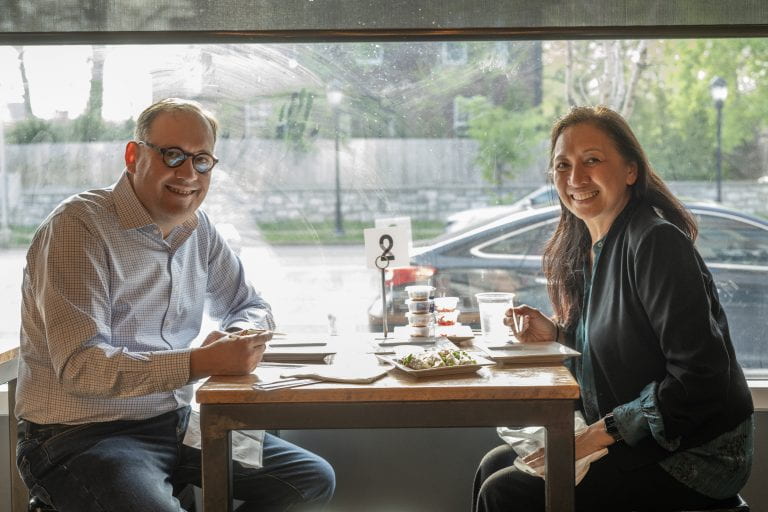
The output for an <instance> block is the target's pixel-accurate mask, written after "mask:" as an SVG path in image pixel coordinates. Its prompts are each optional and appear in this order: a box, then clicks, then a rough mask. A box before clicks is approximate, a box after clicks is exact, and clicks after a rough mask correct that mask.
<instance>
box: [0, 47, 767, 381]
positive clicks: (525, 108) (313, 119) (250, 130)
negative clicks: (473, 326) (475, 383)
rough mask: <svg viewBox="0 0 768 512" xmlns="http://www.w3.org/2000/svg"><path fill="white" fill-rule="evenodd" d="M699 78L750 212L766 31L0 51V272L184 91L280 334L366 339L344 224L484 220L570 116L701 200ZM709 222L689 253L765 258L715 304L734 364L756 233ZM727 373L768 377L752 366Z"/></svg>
mask: <svg viewBox="0 0 768 512" xmlns="http://www.w3.org/2000/svg"><path fill="white" fill-rule="evenodd" d="M714 76H721V77H724V78H725V79H726V80H727V81H728V84H729V94H728V97H727V100H726V102H725V104H724V105H723V119H724V124H723V126H722V135H723V137H722V142H723V147H722V151H723V153H722V154H723V158H722V164H723V167H722V177H723V182H722V186H723V198H724V203H725V204H724V205H723V206H724V207H725V208H731V209H732V210H733V211H740V212H745V213H749V214H752V215H755V216H758V217H766V216H768V207H767V206H766V201H765V193H766V192H765V187H768V183H758V181H757V179H758V178H759V177H761V176H763V175H764V174H765V169H766V168H768V160H767V159H766V155H768V138H766V136H765V133H766V129H767V128H766V124H765V120H766V119H768V93H766V91H768V38H752V39H738V38H729V39H698V40H682V39H669V40H643V41H639V40H616V41H610V40H599V41H587V40H578V41H561V40H557V41H555V40H553V41H431V42H418V41H411V42H344V43H341V42H323V43H313V44H309V43H301V44H299V43H285V44H240V43H238V44H185V45H95V46H87V45H60V46H42V45H40V46H38V45H35V46H28V47H24V46H2V47H0V244H1V245H2V249H0V256H2V257H4V258H5V259H3V260H2V261H3V262H4V263H3V265H4V266H3V268H2V269H1V270H2V271H3V273H4V274H6V275H13V276H18V279H19V280H20V276H21V268H22V266H23V253H24V249H25V248H26V247H27V245H28V243H29V240H30V238H31V236H32V233H33V232H34V230H35V227H36V226H37V225H38V223H39V222H40V221H41V220H42V219H43V218H44V217H45V216H46V215H47V214H48V213H49V212H50V211H51V209H52V208H53V206H54V205H55V204H57V203H58V202H59V201H61V200H62V199H64V198H66V197H67V196H69V195H71V194H73V193H77V192H79V191H81V190H85V189H89V188H97V187H105V186H109V185H110V184H112V183H113V182H115V181H116V179H117V177H118V176H119V174H120V172H121V171H122V169H123V161H122V158H123V157H122V155H123V150H124V147H125V142H126V141H127V140H129V139H130V138H131V137H132V132H133V124H134V119H135V117H136V115H137V114H138V113H139V112H140V111H141V110H142V109H143V108H144V107H145V106H147V105H148V104H150V103H151V102H152V101H153V100H155V99H159V98H161V97H167V96H188V97H191V99H196V100H198V101H200V102H202V103H203V104H204V105H206V106H207V107H209V108H210V109H212V110H213V111H214V112H215V114H216V115H217V117H218V118H219V120H220V122H221V131H220V137H219V140H218V143H217V148H216V152H217V156H218V157H219V158H220V159H221V162H220V164H219V165H218V166H217V167H216V169H215V171H214V176H213V184H212V188H211V191H210V193H209V196H208V197H207V198H206V203H205V204H204V207H205V208H206V210H207V211H208V212H209V214H210V215H211V216H212V217H213V218H214V220H215V221H216V222H217V223H219V224H221V225H223V226H224V227H225V228H224V229H225V231H226V233H227V237H228V238H229V239H230V240H231V241H232V243H233V244H235V243H236V244H237V245H238V247H240V254H241V256H242V258H243V262H244V264H245V266H246V268H247V271H248V272H249V275H250V276H251V279H252V280H253V282H254V284H255V285H256V286H257V287H258V288H260V289H261V290H262V291H263V292H264V294H265V296H266V297H267V298H268V299H269V300H270V301H271V302H272V304H273V306H274V308H275V311H276V314H277V317H278V322H279V323H280V324H281V326H282V327H283V328H285V329H288V328H291V329H302V330H315V331H316V330H317V329H318V328H320V329H325V328H326V327H327V321H328V320H327V318H328V314H329V313H330V314H333V315H334V316H335V317H336V318H337V324H336V325H337V328H338V330H339V331H340V332H345V331H346V332H350V331H355V330H367V329H368V328H369V326H368V313H369V311H368V309H369V306H370V305H371V304H372V303H373V301H374V300H375V298H376V297H377V296H378V286H380V285H379V283H378V281H377V277H378V276H377V275H376V274H375V273H373V272H371V271H369V270H367V269H366V268H365V265H364V262H363V261H362V259H363V256H362V255H361V254H362V230H363V229H364V228H367V227H371V226H372V225H373V222H374V220H375V219H376V218H380V217H403V216H407V217H410V218H411V225H412V231H413V238H414V240H416V241H419V240H426V239H434V237H436V236H438V235H442V237H443V238H442V240H446V239H447V238H450V237H452V236H459V235H460V234H461V233H460V232H452V233H444V231H446V225H447V224H448V225H450V223H449V222H448V221H449V218H450V217H452V216H453V215H455V214H458V213H460V212H466V215H463V217H464V218H469V219H475V218H478V217H479V218H480V219H481V220H482V218H483V214H482V211H483V210H484V209H485V208H487V207H499V208H505V207H508V206H510V205H514V204H515V203H517V202H518V201H520V200H522V199H523V198H524V197H525V196H526V194H529V193H531V192H533V191H536V190H539V188H540V187H541V186H542V185H544V184H545V183H546V176H545V172H544V171H545V169H546V167H547V144H548V140H547V139H548V128H549V126H550V125H551V122H552V121H553V119H555V118H556V117H557V116H558V115H560V114H562V113H563V112H565V111H566V110H567V108H568V107H569V105H571V104H575V103H579V104H581V103H589V104H596V103H605V104H608V105H609V106H611V107H613V108H615V109H617V110H619V111H620V112H622V113H623V114H624V115H625V116H626V117H627V118H628V119H629V121H630V123H631V124H632V126H633V127H634V128H635V130H636V132H637V134H638V136H639V138H640V141H641V142H642V144H643V146H644V148H645V149H646V150H647V152H648V155H649V158H650V160H651V162H652V163H653V165H654V167H655V168H656V169H657V170H658V172H659V173H660V174H661V175H662V176H663V177H664V178H665V180H667V181H668V182H669V183H670V185H671V186H672V188H673V190H676V191H677V192H678V193H679V194H680V195H681V196H683V195H684V196H686V197H688V198H692V199H707V198H712V197H714V194H715V176H716V166H715V150H714V148H715V147H716V133H717V130H716V119H717V115H716V109H715V107H714V105H713V102H712V98H711V96H710V93H709V83H710V81H711V79H712V78H713V77H714ZM332 84H334V86H335V87H338V93H339V97H340V98H341V99H340V101H338V103H333V104H332V103H331V102H330V101H329V95H328V91H329V89H330V87H331V85H332ZM337 140H338V146H337V145H336V142H337ZM337 178H338V179H337ZM337 183H338V185H337ZM537 197H538V196H537ZM551 197H552V198H554V195H552V196H551ZM337 199H338V200H339V202H340V206H341V214H342V219H341V220H342V222H343V228H344V229H343V235H341V234H338V233H337V231H336V230H335V215H336V214H335V204H336V201H337ZM536 202H537V201H536V200H535V199H532V200H531V201H529V203H531V204H527V205H526V207H530V206H533V207H535V206H537V204H536ZM553 202H554V203H555V204H556V203H557V201H556V199H549V198H548V197H547V198H546V201H545V202H544V204H545V205H548V204H552V203H553ZM708 221H709V219H707V218H705V219H704V220H703V221H702V222H703V223H706V222H708ZM713 226H714V227H712V229H709V228H706V227H705V226H704V225H703V226H702V229H701V233H702V234H701V238H700V240H699V246H700V248H701V251H702V253H703V254H704V256H705V258H706V259H707V261H710V262H716V261H721V262H723V263H730V264H740V265H762V266H763V267H762V269H758V270H753V271H752V272H754V273H753V274H751V275H750V279H749V282H750V283H751V284H752V285H753V288H750V295H749V296H750V297H752V298H754V300H751V299H750V300H751V301H746V300H744V301H741V302H739V303H738V304H736V302H733V303H728V304H726V308H735V307H737V306H738V307H742V308H744V311H741V312H739V311H736V310H735V309H729V310H727V311H728V313H729V322H730V326H731V330H732V334H733V335H734V339H737V338H738V339H740V340H748V342H744V343H743V344H742V345H740V346H739V347H737V348H738V349H739V350H741V351H742V352H744V353H745V354H746V353H749V352H750V350H752V349H753V348H754V347H755V346H756V345H757V343H758V341H759V339H758V338H759V337H760V336H761V335H762V334H761V333H760V329H754V328H752V327H754V326H753V325H752V324H750V321H749V320H747V319H748V318H756V317H759V318H764V317H765V315H763V314H762V313H760V312H761V311H765V309H766V302H768V299H767V298H766V297H768V292H766V290H768V283H766V281H768V277H766V271H765V270H764V267H765V265H766V250H767V249H766V246H768V242H766V241H765V233H764V231H760V230H756V231H755V232H752V231H749V232H745V231H744V230H743V229H742V228H740V227H738V229H737V226H738V225H735V224H732V223H730V222H729V221H728V219H721V220H718V221H717V224H716V225H713ZM548 229H549V227H546V228H539V229H537V230H535V231H529V232H525V233H521V235H522V236H520V237H517V236H515V237H508V238H505V239H503V240H500V241H499V242H498V243H497V244H494V245H490V246H488V247H486V248H484V251H485V253H486V254H491V255H493V256H494V258H488V259H495V260H496V261H497V262H498V261H501V260H502V258H503V257H504V256H505V255H513V254H519V255H523V254H528V255H540V254H541V246H542V244H543V240H545V239H546V236H547V235H548V232H547V233H545V231H547V230H548ZM526 237H527V238H526ZM472 264H473V265H474V266H475V267H476V268H477V272H478V274H482V273H483V272H485V271H486V269H484V268H483V266H482V265H483V263H482V261H473V262H472ZM736 277H738V276H736ZM736 277H733V276H729V277H728V279H730V282H733V283H742V282H746V281H738V280H737V279H736ZM534 285H540V286H541V287H542V288H541V289H540V290H539V292H541V296H542V297H544V296H545V293H544V289H543V284H542V283H537V282H533V281H532V282H531V284H530V286H534ZM5 286H7V288H5ZM740 286H741V285H740ZM18 289H19V286H18V283H15V282H13V281H11V282H9V283H6V281H3V282H2V283H0V295H1V296H2V298H3V299H6V304H7V303H9V302H10V305H9V306H8V307H6V308H3V309H1V310H0V315H6V316H5V317H0V329H2V328H3V327H2V326H9V327H7V329H9V333H10V335H12V336H14V337H15V336H16V331H17V329H16V327H14V326H15V325H16V324H17V323H18V314H17V312H18V307H17V306H15V305H14V304H16V305H17V304H18V301H19V297H18ZM743 289H744V286H741V288H740V290H743ZM732 290H734V289H733V288H732ZM537 293H538V292H537ZM734 296H736V295H735V291H734ZM464 299H465V300H469V298H467V297H464ZM761 308H762V309H761ZM750 315H751V316H750ZM761 315H762V316H761ZM762 330H764V329H762ZM744 361H750V362H749V363H748V364H750V365H751V367H761V366H766V367H768V354H762V353H760V354H755V353H752V354H751V357H749V358H744Z"/></svg>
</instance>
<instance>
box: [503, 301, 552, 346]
mask: <svg viewBox="0 0 768 512" xmlns="http://www.w3.org/2000/svg"><path fill="white" fill-rule="evenodd" d="M515 319H517V324H518V325H517V326H515ZM504 325H508V326H509V327H511V328H512V334H514V335H515V337H516V338H517V339H518V340H520V341H521V342H523V343H530V342H537V341H554V340H555V336H556V335H557V326H555V323H554V322H553V321H552V320H550V319H549V318H547V317H546V316H545V315H544V314H543V313H542V312H541V311H539V310H538V309H536V308H532V307H531V306H526V305H522V306H518V307H516V308H509V309H508V310H507V313H506V316H505V317H504Z"/></svg>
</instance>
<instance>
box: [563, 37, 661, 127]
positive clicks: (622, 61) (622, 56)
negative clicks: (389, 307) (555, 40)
mask: <svg viewBox="0 0 768 512" xmlns="http://www.w3.org/2000/svg"><path fill="white" fill-rule="evenodd" d="M647 58H648V51H647V41H587V42H584V41H579V42H576V41H568V42H567V43H566V61H565V96H566V99H567V101H568V105H571V106H573V105H595V104H597V105H607V106H609V107H611V108H613V109H614V110H616V111H617V112H619V113H620V114H621V115H623V116H624V117H630V116H631V115H632V109H633V107H634V101H635V89H636V87H637V84H638V82H639V80H640V77H641V74H642V73H643V71H644V70H645V69H646V68H647V67H648V61H647Z"/></svg>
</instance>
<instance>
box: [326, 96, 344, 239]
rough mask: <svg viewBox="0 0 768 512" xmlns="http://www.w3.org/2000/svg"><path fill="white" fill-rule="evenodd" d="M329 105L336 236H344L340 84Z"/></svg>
mask: <svg viewBox="0 0 768 512" xmlns="http://www.w3.org/2000/svg"><path fill="white" fill-rule="evenodd" d="M326 94H327V99H328V104H329V105H330V106H331V111H332V113H333V133H334V156H335V165H336V167H335V170H336V235H337V236H342V235H344V221H343V220H342V218H341V173H340V170H339V106H340V105H341V101H342V100H343V99H344V93H343V92H342V91H341V88H340V87H339V83H338V82H336V81H334V82H331V84H330V86H329V87H328V91H327V93H326Z"/></svg>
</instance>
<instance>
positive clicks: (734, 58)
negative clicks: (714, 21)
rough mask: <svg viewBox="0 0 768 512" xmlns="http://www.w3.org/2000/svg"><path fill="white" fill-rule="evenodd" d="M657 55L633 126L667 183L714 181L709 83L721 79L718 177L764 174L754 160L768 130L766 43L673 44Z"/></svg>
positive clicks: (661, 46) (713, 114) (713, 115)
mask: <svg viewBox="0 0 768 512" xmlns="http://www.w3.org/2000/svg"><path fill="white" fill-rule="evenodd" d="M654 50H655V51H654V52H653V53H652V55H654V57H652V58H653V63H652V66H653V69H654V73H653V74H652V75H651V76H649V77H648V78H647V79H646V80H645V82H644V84H643V85H644V87H643V88H642V89H640V90H639V91H638V98H637V107H636V109H635V112H634V114H633V115H632V118H631V123H632V126H633V128H634V129H635V130H636V132H637V135H638V137H639V138H640V141H641V143H642V144H643V145H644V147H645V148H646V151H647V152H648V155H649V158H650V160H651V163H652V164H653V165H654V166H655V167H656V169H657V170H658V171H659V173H661V174H662V175H663V176H664V177H665V178H666V179H677V180H684V179H713V178H714V176H715V152H716V146H717V142H716V135H717V126H716V123H717V112H716V109H715V107H714V104H713V100H712V97H711V95H710V91H709V84H710V82H711V81H712V79H713V78H714V77H715V76H721V77H723V78H724V79H725V80H726V82H727V84H728V98H727V99H726V101H725V103H724V106H723V127H722V144H723V176H724V178H725V179H728V178H731V179H734V178H735V179H739V178H741V179H744V178H756V177H758V176H760V175H762V174H763V173H764V170H763V169H761V165H760V158H756V157H755V156H756V155H757V154H758V150H757V148H758V140H759V138H760V135H761V134H762V133H764V132H765V131H766V130H767V129H768V121H766V120H767V119H768V95H766V94H765V91H766V90H768V40H766V39H702V40H670V41H659V42H658V43H656V47H655V49H654Z"/></svg>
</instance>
